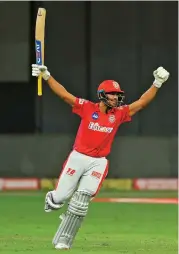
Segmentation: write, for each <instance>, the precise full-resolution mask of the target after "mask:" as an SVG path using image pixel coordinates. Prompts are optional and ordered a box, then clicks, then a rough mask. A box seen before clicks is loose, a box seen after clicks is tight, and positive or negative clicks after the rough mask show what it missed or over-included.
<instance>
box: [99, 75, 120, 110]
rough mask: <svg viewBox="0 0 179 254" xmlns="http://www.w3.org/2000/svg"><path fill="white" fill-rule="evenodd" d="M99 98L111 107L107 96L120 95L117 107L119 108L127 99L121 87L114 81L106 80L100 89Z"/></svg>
mask: <svg viewBox="0 0 179 254" xmlns="http://www.w3.org/2000/svg"><path fill="white" fill-rule="evenodd" d="M97 93H98V98H99V100H100V101H103V102H104V103H105V104H106V105H107V106H108V107H111V106H110V104H109V102H108V97H107V94H110V93H111V94H112V93H115V94H117V95H118V103H117V105H116V106H117V107H119V106H120V105H121V104H122V103H123V100H124V98H125V96H124V91H123V90H121V88H120V85H119V84H118V83H117V82H116V81H114V80H104V81H103V82H102V83H101V84H100V85H99V87H98V91H97Z"/></svg>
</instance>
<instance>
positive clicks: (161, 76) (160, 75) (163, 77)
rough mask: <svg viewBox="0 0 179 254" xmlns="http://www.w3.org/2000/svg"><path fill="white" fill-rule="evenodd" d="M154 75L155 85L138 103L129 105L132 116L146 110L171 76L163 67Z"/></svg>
mask: <svg viewBox="0 0 179 254" xmlns="http://www.w3.org/2000/svg"><path fill="white" fill-rule="evenodd" d="M153 75H154V78H155V80H154V82H153V85H152V86H151V87H150V88H149V89H148V90H147V91H146V92H145V93H144V94H143V95H142V96H141V97H140V98H139V99H138V100H137V101H135V102H133V103H131V104H130V105H129V115H130V116H133V115H134V114H136V113H137V112H138V111H140V110H142V109H143V108H145V107H146V106H147V105H148V104H149V103H150V102H151V101H152V100H153V99H154V98H155V96H156V94H157V92H158V90H159V88H160V87H161V86H162V84H163V83H164V82H165V81H167V79H168V77H169V75H170V74H169V72H168V71H166V70H165V69H164V68H163V67H159V68H158V69H157V70H155V71H154V72H153Z"/></svg>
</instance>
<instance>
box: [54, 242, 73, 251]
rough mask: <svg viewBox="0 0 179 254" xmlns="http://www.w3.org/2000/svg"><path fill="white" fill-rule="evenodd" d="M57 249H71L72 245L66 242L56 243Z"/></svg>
mask: <svg viewBox="0 0 179 254" xmlns="http://www.w3.org/2000/svg"><path fill="white" fill-rule="evenodd" d="M55 249H56V250H69V249H70V247H69V246H68V245H66V244H64V243H57V244H56V245H55Z"/></svg>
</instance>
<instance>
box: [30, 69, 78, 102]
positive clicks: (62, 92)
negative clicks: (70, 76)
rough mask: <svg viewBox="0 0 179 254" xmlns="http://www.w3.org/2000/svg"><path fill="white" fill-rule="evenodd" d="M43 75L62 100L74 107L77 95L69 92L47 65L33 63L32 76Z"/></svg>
mask: <svg viewBox="0 0 179 254" xmlns="http://www.w3.org/2000/svg"><path fill="white" fill-rule="evenodd" d="M39 75H42V78H43V79H44V80H46V81H47V83H48V85H49V87H50V88H51V89H52V91H53V92H54V93H56V94H57V95H58V96H59V97H60V98H61V99H62V100H64V101H65V102H66V103H68V104H70V105H71V106H72V107H73V106H74V104H75V101H76V97H75V96H74V95H72V94H71V93H69V92H68V91H67V90H66V89H65V88H64V86H62V85H61V84H60V83H58V82H57V81H56V80H55V79H54V78H53V77H52V76H51V75H50V72H49V71H48V70H47V67H46V66H43V65H41V66H39V65H37V64H33V65H32V76H35V77H38V76H39Z"/></svg>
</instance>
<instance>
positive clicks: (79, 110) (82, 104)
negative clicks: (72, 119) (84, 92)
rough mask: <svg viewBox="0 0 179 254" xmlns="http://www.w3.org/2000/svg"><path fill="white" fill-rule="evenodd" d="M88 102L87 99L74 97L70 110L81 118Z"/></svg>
mask: <svg viewBox="0 0 179 254" xmlns="http://www.w3.org/2000/svg"><path fill="white" fill-rule="evenodd" d="M88 104H89V101H87V100H85V99H81V98H76V101H75V104H74V106H73V107H72V112H73V113H74V114H77V115H79V116H80V117H81V118H83V117H84V115H85V109H86V107H87V105H88Z"/></svg>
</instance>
